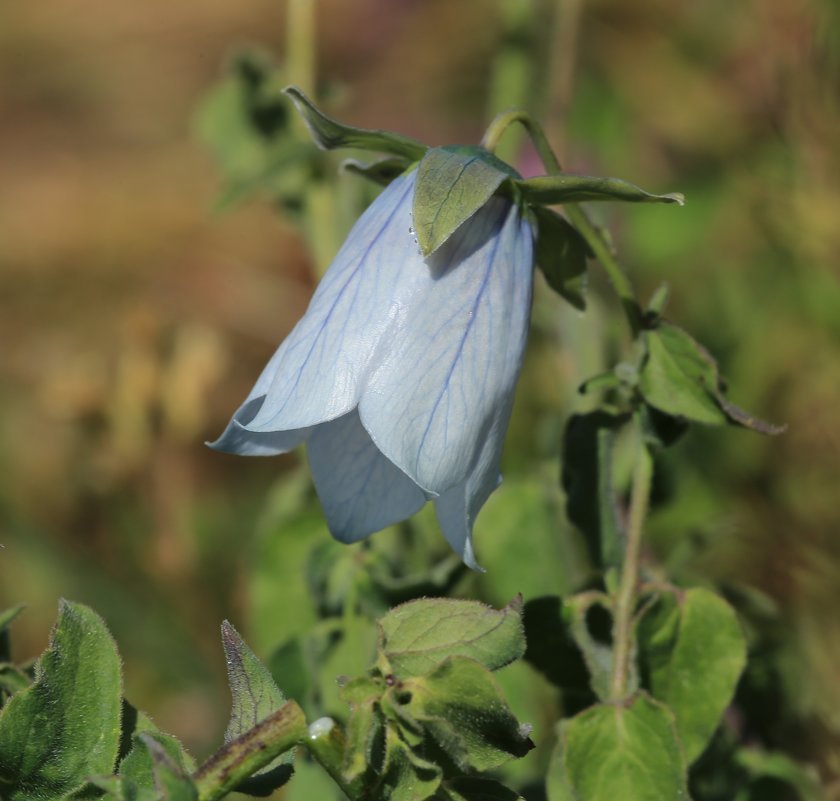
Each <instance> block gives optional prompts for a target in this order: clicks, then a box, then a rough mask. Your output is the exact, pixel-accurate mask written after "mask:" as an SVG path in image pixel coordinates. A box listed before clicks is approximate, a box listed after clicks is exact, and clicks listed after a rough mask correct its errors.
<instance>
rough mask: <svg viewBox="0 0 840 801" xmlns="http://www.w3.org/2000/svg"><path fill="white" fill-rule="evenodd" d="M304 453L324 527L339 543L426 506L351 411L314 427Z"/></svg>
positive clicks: (392, 522) (355, 539)
mask: <svg viewBox="0 0 840 801" xmlns="http://www.w3.org/2000/svg"><path fill="white" fill-rule="evenodd" d="M307 450H308V453H309V464H310V467H311V469H312V477H313V478H314V480H315V489H316V490H317V491H318V497H319V498H320V499H321V506H323V508H324V514H325V515H326V517H327V525H328V526H329V529H330V532H331V533H332V535H333V536H334V537H335V538H336V539H337V540H340V541H341V542H356V541H357V540H360V539H363V538H364V537H367V536H368V534H373V532H375V531H379V530H380V529H383V528H385V527H386V526H390V525H392V524H394V523H397V522H399V521H400V520H405V519H406V518H407V517H411V515H413V514H414V513H415V512H417V511H418V510H419V509H420V507H422V506H423V504H424V503H426V495H425V493H424V492H423V491H422V490H421V489H420V487H418V486H417V484H415V483H414V482H413V481H412V480H411V479H410V478H409V477H408V476H407V475H406V474H405V473H403V472H402V471H401V470H400V469H399V468H398V467H396V466H395V465H394V464H393V463H392V462H390V461H388V459H386V458H385V457H384V456H383V455H382V453H381V452H380V451H379V449H378V448H377V447H376V446H375V445H374V444H373V441H372V440H371V438H370V436H369V435H368V433H367V431H365V429H364V428H363V427H362V422H361V420H359V415H358V413H357V412H356V411H355V410H354V411H352V412H350V414H346V415H344V416H343V417H339V418H338V419H337V420H331V421H330V422H328V423H324V424H322V425H320V426H316V428H315V430H314V431H313V432H312V435H311V437H310V438H309V441H308V443H307Z"/></svg>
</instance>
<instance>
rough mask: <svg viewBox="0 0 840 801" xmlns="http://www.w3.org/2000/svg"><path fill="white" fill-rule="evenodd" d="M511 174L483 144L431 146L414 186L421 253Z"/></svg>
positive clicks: (444, 236) (451, 230)
mask: <svg viewBox="0 0 840 801" xmlns="http://www.w3.org/2000/svg"><path fill="white" fill-rule="evenodd" d="M510 177H511V172H510V168H509V167H507V165H505V164H503V163H502V162H500V161H499V160H498V159H497V158H495V157H494V156H493V155H492V154H491V153H488V152H487V151H486V150H484V149H483V148H480V147H475V148H464V147H453V148H448V147H434V148H430V149H429V150H428V151H427V152H426V155H425V156H423V159H422V161H421V162H420V165H419V166H418V168H417V183H416V186H415V189H414V210H413V219H414V229H415V231H416V233H417V243H418V244H419V245H420V250H421V251H422V252H423V255H424V256H428V255H430V254H431V253H434V252H435V251H436V250H437V249H438V248H439V247H440V246H441V245H442V244H443V243H444V242H446V240H447V239H449V237H450V236H452V234H454V233H455V231H457V230H458V228H460V227H461V226H462V225H463V224H464V223H465V222H466V221H467V220H469V219H470V217H472V216H473V215H474V214H475V213H476V212H477V211H478V210H479V209H480V208H482V207H483V206H484V205H485V204H486V203H487V201H488V200H490V198H491V197H492V196H493V194H494V193H495V192H496V190H497V189H498V188H499V187H500V186H501V184H502V183H503V182H504V181H506V180H507V179H508V178H510Z"/></svg>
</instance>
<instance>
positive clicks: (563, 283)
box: [532, 206, 589, 311]
mask: <svg viewBox="0 0 840 801" xmlns="http://www.w3.org/2000/svg"><path fill="white" fill-rule="evenodd" d="M532 211H533V213H534V216H535V217H536V220H537V248H536V262H537V266H538V267H539V268H540V269H541V270H542V271H543V275H544V276H545V280H546V281H547V282H548V285H549V286H550V287H551V288H552V289H553V290H554V291H555V292H557V293H558V294H559V295H560V296H562V297H563V298H565V299H566V300H567V301H568V302H569V303H571V304H572V306H574V307H575V308H576V309H580V310H581V311H583V310H584V309H585V308H586V296H585V293H586V275H587V272H586V258H587V255H588V254H589V248H588V246H587V244H586V242H585V240H584V239H583V237H582V236H581V235H580V234H579V233H578V232H577V230H576V229H575V228H574V227H573V226H572V224H571V223H570V222H569V221H568V220H566V219H565V218H564V217H561V216H560V215H559V214H558V213H557V212H556V211H552V210H551V209H547V208H545V207H543V206H533V207H532Z"/></svg>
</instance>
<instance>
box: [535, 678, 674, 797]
mask: <svg viewBox="0 0 840 801" xmlns="http://www.w3.org/2000/svg"><path fill="white" fill-rule="evenodd" d="M548 798H549V801H571V800H572V799H574V801H616V799H621V801H688V790H687V788H686V771H685V764H684V760H683V756H682V752H681V749H680V743H679V740H678V739H677V734H676V730H675V726H674V716H673V715H672V714H671V712H670V711H669V710H668V709H667V707H665V706H663V705H662V704H660V703H658V702H656V701H654V700H653V699H651V698H650V697H649V696H647V695H646V694H644V693H639V694H637V695H635V696H633V697H631V698H629V699H627V701H624V702H622V703H618V704H598V705H597V706H594V707H592V708H590V709H587V710H586V711H585V712H581V713H580V714H579V715H576V716H575V717H573V718H571V719H569V720H566V721H564V722H563V723H561V725H560V730H559V741H558V744H557V749H556V751H555V755H554V758H553V760H552V764H551V768H550V772H549V777H548Z"/></svg>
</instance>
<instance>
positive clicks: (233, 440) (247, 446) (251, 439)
mask: <svg viewBox="0 0 840 801" xmlns="http://www.w3.org/2000/svg"><path fill="white" fill-rule="evenodd" d="M264 401H265V395H260V396H259V397H256V398H252V399H251V400H247V401H245V403H243V404H242V405H241V406H240V407H239V409H237V410H236V413H235V414H234V415H233V419H232V420H231V421H230V422H229V423H228V425H227V428H226V429H225V430H224V431H223V432H222V435H221V436H220V437H219V438H218V439H217V440H216V441H215V442H208V443H207V444H208V445H209V446H210V447H211V448H213V449H214V450H217V451H222V452H223V453H237V454H239V455H240V456H277V454H279V453H288V452H289V451H290V450H292V449H293V448H296V447H297V446H298V445H300V444H301V442H303V441H304V440H305V439H306V437H307V436H308V435H309V432H310V431H311V430H312V429H311V427H308V428H293V429H292V430H290V431H249V430H248V429H247V428H246V426H247V424H248V423H250V422H251V420H253V418H254V416H255V415H256V414H257V413H258V412H259V410H260V407H261V406H262V404H263V402H264Z"/></svg>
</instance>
